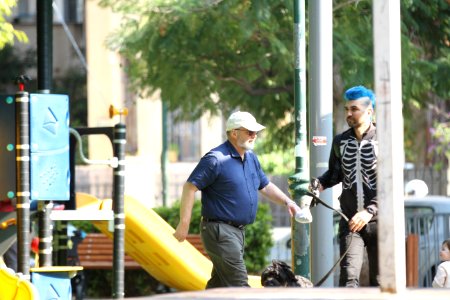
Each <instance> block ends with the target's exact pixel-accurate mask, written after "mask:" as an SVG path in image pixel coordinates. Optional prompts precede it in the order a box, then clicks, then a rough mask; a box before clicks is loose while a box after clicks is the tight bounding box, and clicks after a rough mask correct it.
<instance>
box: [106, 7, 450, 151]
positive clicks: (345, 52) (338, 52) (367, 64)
mask: <svg viewBox="0 0 450 300" xmlns="http://www.w3.org/2000/svg"><path fill="white" fill-rule="evenodd" d="M100 2H101V4H102V5H106V6H109V7H111V8H112V9H113V10H114V11H116V12H119V13H120V14H122V15H123V24H122V26H121V27H120V29H119V30H118V31H117V32H115V33H114V34H112V35H111V37H110V38H109V40H108V44H109V46H110V47H111V48H112V49H116V50H119V51H120V53H121V54H122V55H123V56H124V57H125V58H126V59H127V61H128V63H127V65H126V71H127V73H128V75H129V77H130V80H131V83H132V85H131V87H132V88H133V89H134V90H135V91H139V92H141V93H143V94H150V93H152V92H153V91H155V90H157V89H160V90H161V97H162V99H163V100H164V101H167V103H168V107H169V109H171V110H174V109H180V110H181V111H182V112H183V114H182V116H183V117H184V118H186V119H196V118H198V117H199V116H200V115H201V114H202V113H204V112H206V111H209V112H212V113H213V114H214V113H217V112H218V111H221V112H223V113H224V114H225V115H227V114H228V113H229V112H230V111H232V110H234V109H237V108H240V109H242V110H249V111H251V112H253V113H254V114H255V115H256V117H257V118H258V119H259V120H262V122H264V124H266V125H267V127H268V130H266V135H267V136H266V139H265V141H266V142H267V146H270V148H271V150H273V149H277V148H278V149H288V148H291V147H292V146H293V142H294V138H293V134H294V130H293V123H292V121H290V122H286V121H285V120H286V116H289V115H292V113H293V100H292V99H293V59H294V58H293V33H292V30H293V11H292V10H293V8H292V6H293V3H292V1H289V0H280V1H269V0H227V1H220V0H217V1H199V0H185V1H168V0H166V1H150V0H134V1H129V0H114V1H112V0H103V1H100ZM430 2H431V3H430ZM371 3H372V2H371V1H368V0H365V1H364V0H358V1H356V0H355V1H348V0H345V1H344V0H335V1H333V4H334V16H333V29H334V33H333V35H334V45H333V48H334V71H333V72H334V74H333V75H334V82H335V84H334V95H335V99H334V104H335V106H336V109H335V111H339V110H341V109H342V106H341V105H340V102H341V101H342V94H343V91H344V90H345V89H346V88H348V87H350V86H352V85H356V84H365V85H368V86H369V87H372V88H373V86H372V84H371V83H372V82H373V38H372V16H371V15H372V13H371ZM401 4H402V6H401V9H402V46H403V48H402V57H403V74H402V75H403V102H404V105H405V116H406V117H407V120H406V121H405V128H406V130H407V132H406V134H405V137H406V139H407V142H406V143H405V145H411V144H412V142H411V141H414V139H413V136H415V134H416V133H417V131H418V130H420V129H419V128H416V127H415V126H408V125H410V124H412V122H413V121H412V120H416V118H415V116H414V115H413V113H414V112H415V111H417V110H419V111H420V109H422V108H423V107H426V106H427V105H429V103H433V101H434V99H435V98H436V97H437V98H438V99H441V100H445V101H447V102H448V100H449V90H448V79H447V77H448V76H443V74H447V73H448V71H449V52H448V46H449V38H448V37H449V26H448V24H449V18H448V15H449V6H448V3H447V2H446V1H445V0H435V1H425V0H402V1H401ZM445 72H446V73H445ZM213 95H215V96H218V97H213ZM335 120H338V121H341V120H343V118H342V115H340V116H339V117H336V118H335ZM414 124H416V123H414ZM337 127H339V126H337ZM407 154H408V156H410V157H414V155H416V153H415V152H413V151H409V152H408V153H407Z"/></svg>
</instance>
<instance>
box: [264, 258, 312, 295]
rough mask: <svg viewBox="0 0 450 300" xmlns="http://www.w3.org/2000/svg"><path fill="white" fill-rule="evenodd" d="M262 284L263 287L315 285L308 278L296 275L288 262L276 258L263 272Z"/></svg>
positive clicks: (305, 286)
mask: <svg viewBox="0 0 450 300" xmlns="http://www.w3.org/2000/svg"><path fill="white" fill-rule="evenodd" d="M261 284H262V286H263V287H302V288H311V287H313V283H312V282H311V281H310V280H309V279H308V278H305V277H303V276H300V275H295V274H294V272H292V269H291V267H290V266H289V265H288V264H286V263H285V262H283V261H280V260H276V259H274V260H272V264H271V265H270V266H268V267H266V268H265V269H264V271H263V272H262V274H261Z"/></svg>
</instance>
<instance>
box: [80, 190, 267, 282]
mask: <svg viewBox="0 0 450 300" xmlns="http://www.w3.org/2000/svg"><path fill="white" fill-rule="evenodd" d="M89 199H92V201H91V200H89ZM95 201H98V199H94V197H92V196H90V195H87V194H81V193H79V194H77V203H81V202H84V203H85V204H88V203H89V202H90V203H97V202H95ZM88 206H89V205H88ZM94 206H96V204H94ZM91 207H92V206H91ZM100 209H111V201H110V200H109V201H108V200H105V201H103V202H102V203H101V204H100ZM94 224H95V225H96V226H97V227H98V228H99V229H100V230H101V231H102V232H103V233H104V234H106V235H108V236H109V237H111V238H112V236H113V234H112V233H111V232H110V231H109V230H108V224H107V222H94ZM125 226H126V227H125V228H126V229H125V252H126V253H127V254H128V255H129V256H131V257H132V258H133V259H134V260H135V261H136V262H138V263H139V264H140V265H141V266H142V267H143V268H144V269H145V270H146V271H147V272H148V273H149V274H151V275H152V276H153V277H155V278H156V279H158V280H159V281H160V282H162V283H164V284H165V285H167V286H170V287H172V288H175V289H177V290H180V291H194V290H203V289H204V288H205V286H206V282H207V281H208V279H209V278H210V275H211V270H212V263H211V261H210V260H209V259H208V258H206V257H205V256H204V255H203V254H201V253H200V252H199V251H198V250H197V249H196V248H195V247H194V246H192V245H191V244H190V243H189V242H187V241H184V242H182V243H180V242H178V241H177V240H176V239H175V238H174V237H173V233H174V232H175V230H174V229H173V228H172V227H171V226H170V225H169V224H168V223H167V222H166V221H164V220H163V219H162V218H161V217H160V216H159V215H158V214H157V213H155V212H154V211H153V210H152V209H151V208H148V207H146V206H145V205H143V204H142V203H141V202H139V201H138V200H136V199H133V198H132V197H128V196H126V197H125ZM249 284H250V286H252V287H261V278H260V277H259V276H249Z"/></svg>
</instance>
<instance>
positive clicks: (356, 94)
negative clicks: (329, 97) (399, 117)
mask: <svg viewBox="0 0 450 300" xmlns="http://www.w3.org/2000/svg"><path fill="white" fill-rule="evenodd" d="M344 97H345V100H347V101H349V100H358V99H359V98H362V97H368V98H369V99H370V101H371V102H372V107H373V109H375V94H374V93H373V91H372V90H369V89H368V88H366V87H365V86H362V85H358V86H354V87H352V88H349V89H348V90H347V91H345V94H344Z"/></svg>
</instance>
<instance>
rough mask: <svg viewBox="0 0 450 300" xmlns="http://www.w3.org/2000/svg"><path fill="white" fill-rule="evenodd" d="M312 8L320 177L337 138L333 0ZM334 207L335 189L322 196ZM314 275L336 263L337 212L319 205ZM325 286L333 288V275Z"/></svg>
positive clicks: (318, 0)
mask: <svg viewBox="0 0 450 300" xmlns="http://www.w3.org/2000/svg"><path fill="white" fill-rule="evenodd" d="M308 9H309V16H310V18H309V48H310V49H311V51H309V62H310V63H309V66H310V68H309V76H308V82H309V89H308V90H309V93H310V95H309V96H310V97H309V99H310V102H309V103H310V105H309V109H310V111H309V121H310V127H309V129H310V135H311V136H310V163H311V165H310V174H311V177H318V176H320V175H322V174H323V173H324V172H325V171H326V170H327V169H328V157H329V155H330V150H331V143H332V140H333V24H332V21H333V1H331V0H315V1H310V2H309V5H308ZM320 197H321V199H322V200H324V201H325V202H326V203H327V204H328V205H330V206H333V199H332V190H331V189H327V190H325V191H324V192H322V193H321V195H320ZM312 215H313V220H314V221H313V222H312V223H311V249H312V255H311V266H312V270H311V277H312V281H313V282H318V281H319V280H320V279H321V278H322V277H323V276H324V275H325V274H326V273H327V272H328V271H329V270H330V269H331V268H332V266H333V260H334V255H333V253H334V249H333V230H332V228H333V212H332V211H331V210H330V209H328V208H326V207H324V206H323V205H318V206H316V207H314V209H312ZM322 286H323V287H332V286H333V278H332V276H330V277H329V278H328V279H327V280H326V281H325V282H324V283H323V284H322Z"/></svg>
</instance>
